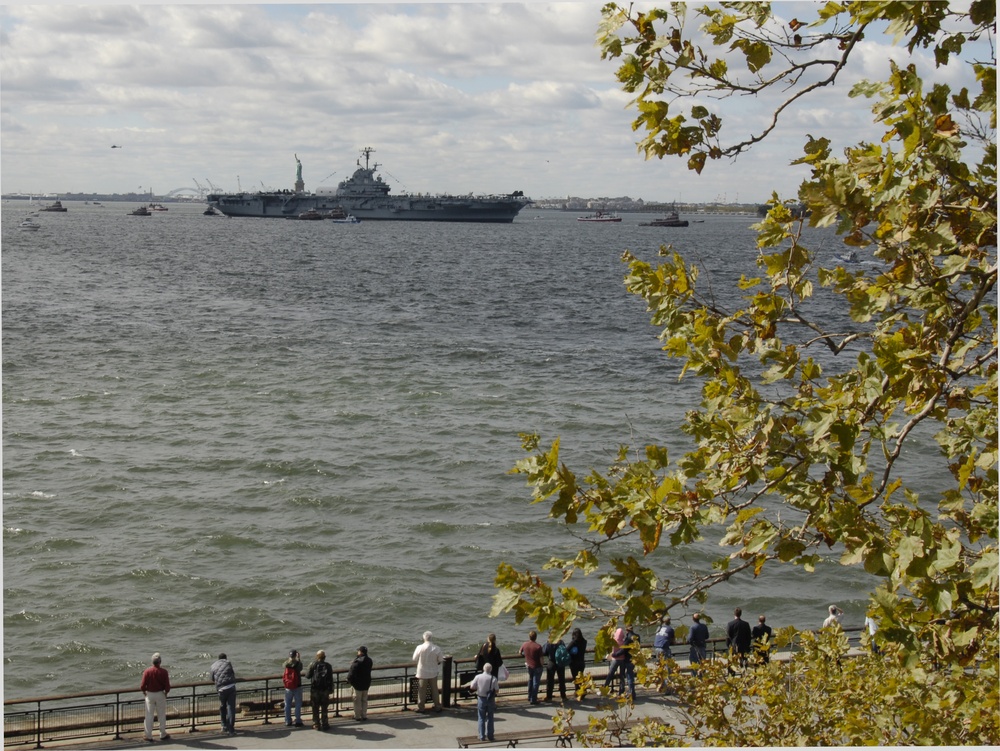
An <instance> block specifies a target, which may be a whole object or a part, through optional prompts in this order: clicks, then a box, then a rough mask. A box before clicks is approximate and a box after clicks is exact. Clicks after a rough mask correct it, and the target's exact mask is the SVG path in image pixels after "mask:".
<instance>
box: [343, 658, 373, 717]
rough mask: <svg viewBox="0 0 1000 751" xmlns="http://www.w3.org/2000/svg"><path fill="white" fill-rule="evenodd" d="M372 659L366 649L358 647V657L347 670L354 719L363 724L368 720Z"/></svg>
mask: <svg viewBox="0 0 1000 751" xmlns="http://www.w3.org/2000/svg"><path fill="white" fill-rule="evenodd" d="M372 665H373V663H372V658H371V657H369V656H368V647H366V646H364V645H362V646H360V647H358V656H357V657H355V658H354V662H352V663H351V667H350V668H348V670H347V682H348V683H350V684H351V688H353V689H354V719H355V720H358V721H360V722H365V721H366V720H367V719H368V689H370V688H371V687H372Z"/></svg>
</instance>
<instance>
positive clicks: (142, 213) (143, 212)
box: [129, 206, 153, 216]
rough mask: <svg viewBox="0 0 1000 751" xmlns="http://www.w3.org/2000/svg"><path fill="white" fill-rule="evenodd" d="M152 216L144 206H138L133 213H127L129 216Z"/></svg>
mask: <svg viewBox="0 0 1000 751" xmlns="http://www.w3.org/2000/svg"><path fill="white" fill-rule="evenodd" d="M152 215H153V214H152V213H151V212H150V210H149V209H147V208H146V207H145V206H140V207H139V208H137V209H135V210H134V211H130V212H129V216H152Z"/></svg>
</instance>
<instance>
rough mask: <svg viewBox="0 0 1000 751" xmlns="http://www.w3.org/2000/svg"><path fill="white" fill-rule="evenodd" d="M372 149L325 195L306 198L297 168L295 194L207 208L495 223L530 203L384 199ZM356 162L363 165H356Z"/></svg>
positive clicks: (497, 198)
mask: <svg viewBox="0 0 1000 751" xmlns="http://www.w3.org/2000/svg"><path fill="white" fill-rule="evenodd" d="M373 153H374V149H372V148H370V147H366V148H364V149H363V150H362V152H361V156H360V157H358V160H357V169H356V170H355V171H354V174H353V175H351V177H349V178H347V179H346V180H343V181H341V182H340V183H339V184H338V185H337V189H336V190H335V191H334V192H332V193H329V194H325V193H307V192H305V186H304V184H303V182H302V163H301V162H299V160H298V157H297V156H296V158H295V161H296V162H297V164H298V167H297V171H296V180H295V189H294V190H284V191H266V192H259V193H212V194H209V195H208V196H207V198H206V200H207V201H208V204H209V206H212V207H214V208H216V209H217V210H219V211H221V212H222V213H223V214H225V215H227V216H254V217H274V218H286V219H291V218H297V217H298V215H299V214H301V213H303V212H306V211H309V210H310V209H312V210H314V211H318V212H320V213H330V212H333V213H334V215H336V214H339V212H344V213H346V214H349V215H353V216H355V217H357V218H358V219H360V220H362V221H368V220H373V221H375V220H394V221H423V222H497V223H507V224H509V223H510V222H512V221H514V217H515V216H517V214H518V212H519V211H520V210H521V209H523V208H524V207H525V206H527V205H528V204H530V203H531V200H530V199H528V198H525V196H524V193H522V192H521V191H519V190H518V191H515V192H513V193H508V194H506V195H489V196H472V195H468V196H452V195H439V196H430V195H406V194H400V195H394V196H391V195H389V192H390V188H389V185H388V184H386V182H385V181H384V180H383V179H382V177H381V176H379V175H377V174H376V171H377V170H378V168H379V166H380V165H379V164H377V163H376V162H374V161H372V160H371V155H372V154H373ZM362 160H364V163H363V164H362Z"/></svg>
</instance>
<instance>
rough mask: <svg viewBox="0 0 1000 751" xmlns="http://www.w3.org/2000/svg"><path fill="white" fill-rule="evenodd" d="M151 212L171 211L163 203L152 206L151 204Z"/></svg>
mask: <svg viewBox="0 0 1000 751" xmlns="http://www.w3.org/2000/svg"><path fill="white" fill-rule="evenodd" d="M149 210H150V211H170V209H168V208H167V207H166V206H164V205H163V204H162V203H151V204H149Z"/></svg>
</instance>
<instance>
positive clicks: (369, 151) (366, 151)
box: [358, 146, 378, 169]
mask: <svg viewBox="0 0 1000 751" xmlns="http://www.w3.org/2000/svg"><path fill="white" fill-rule="evenodd" d="M374 153H375V149H373V148H372V147H371V146H365V147H364V148H363V149H361V156H363V157H364V158H365V169H378V165H377V164H376V165H375V167H370V166H369V162H368V159H369V157H370V156H371V155H372V154H374ZM358 166H359V167H360V166H361V159H360V158H358Z"/></svg>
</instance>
